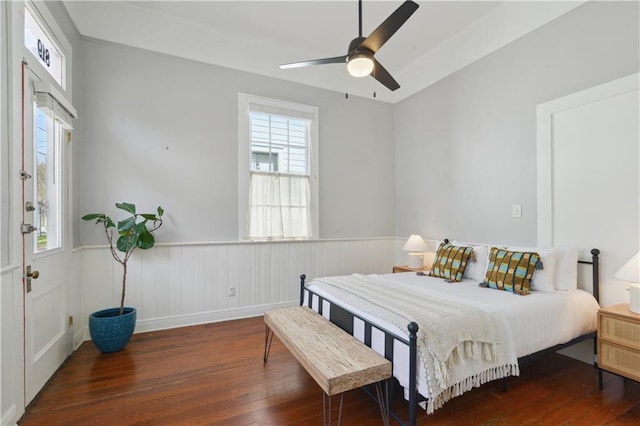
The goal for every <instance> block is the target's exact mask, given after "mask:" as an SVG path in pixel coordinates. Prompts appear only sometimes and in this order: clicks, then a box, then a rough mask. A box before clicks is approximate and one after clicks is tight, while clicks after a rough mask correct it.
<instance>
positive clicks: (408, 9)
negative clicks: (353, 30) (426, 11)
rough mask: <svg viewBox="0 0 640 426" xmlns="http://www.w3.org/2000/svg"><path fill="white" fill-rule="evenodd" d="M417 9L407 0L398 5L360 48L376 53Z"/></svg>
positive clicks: (416, 6) (415, 4) (414, 4)
mask: <svg viewBox="0 0 640 426" xmlns="http://www.w3.org/2000/svg"><path fill="white" fill-rule="evenodd" d="M416 9H418V4H417V3H415V2H413V1H411V0H407V1H405V2H404V3H402V4H401V5H400V7H399V8H397V9H396V10H395V12H393V13H392V14H391V15H389V17H388V18H387V19H385V20H384V22H383V23H382V24H380V25H379V26H378V28H376V29H375V30H373V32H372V33H371V34H370V35H369V37H367V38H366V39H365V41H363V42H362V44H361V45H360V46H361V47H365V48H367V49H369V50H370V51H372V52H373V53H376V52H377V51H378V49H380V48H381V47H382V45H383V44H385V43H386V42H387V41H389V39H390V38H391V36H393V35H394V34H395V33H396V31H398V30H399V29H400V27H401V26H402V25H403V24H404V23H405V22H406V21H407V19H409V18H410V17H411V15H413V12H415V11H416Z"/></svg>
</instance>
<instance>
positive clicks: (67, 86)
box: [21, 1, 73, 100]
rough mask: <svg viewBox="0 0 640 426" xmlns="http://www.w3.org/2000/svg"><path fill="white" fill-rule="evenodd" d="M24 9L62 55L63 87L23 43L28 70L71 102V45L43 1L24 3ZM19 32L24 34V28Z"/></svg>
mask: <svg viewBox="0 0 640 426" xmlns="http://www.w3.org/2000/svg"><path fill="white" fill-rule="evenodd" d="M24 7H25V8H28V9H29V12H30V13H31V14H32V15H33V17H34V18H35V20H36V21H37V22H38V23H39V24H40V25H41V28H42V29H43V30H44V32H45V33H46V34H47V36H48V37H50V39H51V40H52V41H53V42H55V44H56V48H57V49H58V50H59V51H60V53H61V54H62V55H63V57H64V66H63V76H62V78H63V79H64V85H61V84H59V83H58V82H57V81H56V80H55V78H54V77H53V76H52V75H51V74H50V73H49V71H48V70H46V69H45V67H44V66H43V65H42V64H41V63H40V61H39V59H38V58H36V57H34V55H33V53H32V52H31V51H30V50H29V49H27V47H26V46H25V45H24V42H23V43H22V49H23V52H24V54H23V57H24V59H25V60H26V62H27V63H28V64H29V68H31V69H32V70H34V72H35V74H36V75H37V76H38V78H40V79H41V81H43V82H48V83H50V84H51V86H52V87H54V88H55V90H56V91H57V92H59V93H61V94H62V96H63V97H64V98H66V99H67V100H71V99H72V87H71V74H72V67H71V64H73V49H72V48H71V43H69V41H68V40H67V38H66V37H65V35H64V32H63V31H62V29H61V28H60V26H59V25H58V23H57V22H56V20H55V19H54V17H53V15H52V14H51V12H49V9H48V8H47V6H46V5H45V4H44V2H43V1H26V2H25V4H24ZM23 25H24V23H23ZM21 31H22V32H24V28H21ZM63 86H64V87H63Z"/></svg>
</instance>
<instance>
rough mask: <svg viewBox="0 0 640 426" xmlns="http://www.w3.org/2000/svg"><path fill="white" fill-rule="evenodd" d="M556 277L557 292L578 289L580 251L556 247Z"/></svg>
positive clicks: (554, 284) (554, 282)
mask: <svg viewBox="0 0 640 426" xmlns="http://www.w3.org/2000/svg"><path fill="white" fill-rule="evenodd" d="M556 253H557V254H558V259H557V261H556V275H555V279H554V280H553V286H554V287H555V289H556V290H575V289H577V288H578V249H577V248H575V247H556Z"/></svg>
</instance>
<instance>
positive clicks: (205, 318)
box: [74, 300, 300, 344]
mask: <svg viewBox="0 0 640 426" xmlns="http://www.w3.org/2000/svg"><path fill="white" fill-rule="evenodd" d="M299 303H300V302H299V301H298V300H291V301H288V302H279V303H269V304H266V305H255V306H247V307H243V308H233V309H224V310H221V311H210V312H198V313H195V314H187V315H176V316H171V317H162V318H151V319H143V320H138V322H137V323H136V330H135V332H134V333H136V334H137V333H145V332H149V331H157V330H167V329H170V328H178V327H187V326H190V325H198V324H207V323H211V322H220V321H229V320H234V319H241V318H251V317H257V316H260V315H262V314H264V312H265V311H269V310H271V309H279V308H288V307H290V306H297V305H298V304H299ZM83 335H84V339H83V340H91V336H90V334H89V327H88V326H85V327H84V332H83ZM74 344H75V336H74Z"/></svg>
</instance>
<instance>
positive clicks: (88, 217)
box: [82, 213, 105, 220]
mask: <svg viewBox="0 0 640 426" xmlns="http://www.w3.org/2000/svg"><path fill="white" fill-rule="evenodd" d="M104 217H105V216H104V213H90V214H86V215H84V216H82V220H94V219H100V218H102V219H104Z"/></svg>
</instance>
